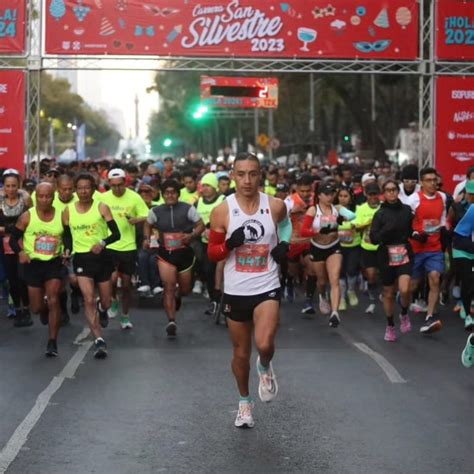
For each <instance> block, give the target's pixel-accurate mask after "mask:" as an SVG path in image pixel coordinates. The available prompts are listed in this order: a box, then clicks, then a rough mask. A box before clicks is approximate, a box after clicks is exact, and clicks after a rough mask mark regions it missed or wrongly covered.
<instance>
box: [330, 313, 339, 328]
mask: <svg viewBox="0 0 474 474" xmlns="http://www.w3.org/2000/svg"><path fill="white" fill-rule="evenodd" d="M339 324H341V318H340V317H339V314H338V312H337V311H333V312H332V314H331V317H330V318H329V326H331V327H332V328H337V327H338V326H339Z"/></svg>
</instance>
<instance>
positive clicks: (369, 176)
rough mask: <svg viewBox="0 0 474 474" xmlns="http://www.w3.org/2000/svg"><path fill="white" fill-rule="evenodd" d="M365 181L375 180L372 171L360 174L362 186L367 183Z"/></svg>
mask: <svg viewBox="0 0 474 474" xmlns="http://www.w3.org/2000/svg"><path fill="white" fill-rule="evenodd" d="M367 181H377V178H376V177H375V174H373V173H365V174H363V175H362V186H363V185H364V184H365V183H367Z"/></svg>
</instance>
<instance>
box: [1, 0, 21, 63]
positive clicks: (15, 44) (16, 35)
mask: <svg viewBox="0 0 474 474" xmlns="http://www.w3.org/2000/svg"><path fill="white" fill-rule="evenodd" d="M26 3H27V0H1V1H0V55H2V54H12V55H22V54H24V53H25V52H26V18H27V15H26Z"/></svg>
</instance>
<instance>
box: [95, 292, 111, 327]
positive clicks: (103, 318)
mask: <svg viewBox="0 0 474 474" xmlns="http://www.w3.org/2000/svg"><path fill="white" fill-rule="evenodd" d="M96 308H97V314H98V315H99V324H100V326H101V327H103V328H106V327H107V326H108V325H109V314H108V311H107V310H103V309H102V306H101V305H100V298H97V301H96Z"/></svg>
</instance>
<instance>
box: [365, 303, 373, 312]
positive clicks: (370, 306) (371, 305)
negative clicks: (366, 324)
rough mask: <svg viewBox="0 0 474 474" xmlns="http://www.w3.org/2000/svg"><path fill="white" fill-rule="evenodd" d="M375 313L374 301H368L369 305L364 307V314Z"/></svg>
mask: <svg viewBox="0 0 474 474" xmlns="http://www.w3.org/2000/svg"><path fill="white" fill-rule="evenodd" d="M374 313H375V303H370V304H369V306H367V308H366V309H365V314H374Z"/></svg>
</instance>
